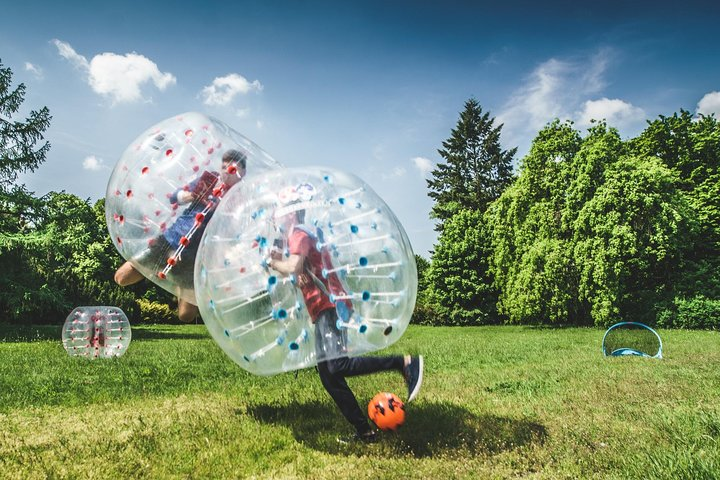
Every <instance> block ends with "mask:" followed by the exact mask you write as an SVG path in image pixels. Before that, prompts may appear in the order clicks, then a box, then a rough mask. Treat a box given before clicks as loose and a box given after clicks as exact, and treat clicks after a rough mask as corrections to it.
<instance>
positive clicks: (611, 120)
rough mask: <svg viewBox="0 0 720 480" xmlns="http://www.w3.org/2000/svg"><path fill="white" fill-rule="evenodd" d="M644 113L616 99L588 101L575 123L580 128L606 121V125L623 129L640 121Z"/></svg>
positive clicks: (640, 109)
mask: <svg viewBox="0 0 720 480" xmlns="http://www.w3.org/2000/svg"><path fill="white" fill-rule="evenodd" d="M644 118H645V112H644V111H643V109H642V108H638V107H636V106H634V105H632V104H630V103H628V102H625V101H623V100H619V99H617V98H614V99H609V98H601V99H600V100H588V101H586V102H585V103H584V104H583V108H582V110H581V111H580V112H579V113H578V114H577V123H578V125H580V126H590V124H591V122H590V121H591V120H603V119H604V120H606V121H607V123H608V125H611V126H615V127H618V128H620V127H623V126H626V125H629V124H633V123H635V122H638V121H642V120H643V119H644Z"/></svg>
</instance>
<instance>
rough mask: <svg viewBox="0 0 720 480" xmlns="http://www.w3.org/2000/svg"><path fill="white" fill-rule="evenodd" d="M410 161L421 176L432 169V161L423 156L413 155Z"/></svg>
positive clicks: (424, 175)
mask: <svg viewBox="0 0 720 480" xmlns="http://www.w3.org/2000/svg"><path fill="white" fill-rule="evenodd" d="M410 161H411V162H412V163H413V165H414V166H415V168H417V169H418V171H419V172H420V176H422V177H426V176H427V174H428V173H430V171H432V169H433V164H432V162H431V161H430V160H429V159H427V158H425V157H415V158H413V159H412V160H410Z"/></svg>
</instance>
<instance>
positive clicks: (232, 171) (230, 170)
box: [227, 165, 237, 175]
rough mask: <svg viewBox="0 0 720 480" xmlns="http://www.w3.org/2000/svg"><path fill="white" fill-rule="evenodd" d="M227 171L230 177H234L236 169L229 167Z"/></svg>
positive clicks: (232, 166)
mask: <svg viewBox="0 0 720 480" xmlns="http://www.w3.org/2000/svg"><path fill="white" fill-rule="evenodd" d="M227 171H228V173H229V174H230V175H235V174H236V173H237V167H236V166H235V165H230V166H229V167H228V169H227Z"/></svg>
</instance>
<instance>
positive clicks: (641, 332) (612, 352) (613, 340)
mask: <svg viewBox="0 0 720 480" xmlns="http://www.w3.org/2000/svg"><path fill="white" fill-rule="evenodd" d="M602 351H603V355H605V356H606V357H608V356H610V357H620V356H626V355H636V356H641V357H651V358H662V340H661V339H660V335H658V333H657V332H656V331H655V330H653V329H652V328H650V327H648V326H647V325H645V324H642V323H637V322H621V323H616V324H615V325H613V326H612V327H610V328H608V329H607V331H606V332H605V335H604V336H603V341H602Z"/></svg>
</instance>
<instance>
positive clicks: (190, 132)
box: [185, 128, 193, 137]
mask: <svg viewBox="0 0 720 480" xmlns="http://www.w3.org/2000/svg"><path fill="white" fill-rule="evenodd" d="M192 134H193V131H192V130H191V129H189V128H188V129H187V130H185V136H186V137H192Z"/></svg>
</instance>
